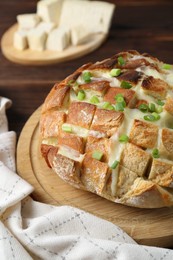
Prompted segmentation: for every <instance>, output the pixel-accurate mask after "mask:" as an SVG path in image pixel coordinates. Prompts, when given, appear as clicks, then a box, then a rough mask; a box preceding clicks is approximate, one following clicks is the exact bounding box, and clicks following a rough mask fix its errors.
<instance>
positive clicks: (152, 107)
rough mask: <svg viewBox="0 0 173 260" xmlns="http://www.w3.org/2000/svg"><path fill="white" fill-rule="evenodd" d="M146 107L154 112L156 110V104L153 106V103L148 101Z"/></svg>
mask: <svg viewBox="0 0 173 260" xmlns="http://www.w3.org/2000/svg"><path fill="white" fill-rule="evenodd" d="M148 108H149V110H150V112H155V111H156V106H155V104H154V103H150V104H149V105H148Z"/></svg>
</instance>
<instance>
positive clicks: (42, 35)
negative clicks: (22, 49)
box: [27, 28, 47, 51]
mask: <svg viewBox="0 0 173 260" xmlns="http://www.w3.org/2000/svg"><path fill="white" fill-rule="evenodd" d="M27 38H28V45H29V48H30V49H31V50H33V51H43V50H44V49H45V45H46V40H47V33H46V32H44V31H43V30H40V29H37V28H34V29H32V30H30V32H29V33H28V36H27Z"/></svg>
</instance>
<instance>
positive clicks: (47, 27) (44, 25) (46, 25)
mask: <svg viewBox="0 0 173 260" xmlns="http://www.w3.org/2000/svg"><path fill="white" fill-rule="evenodd" d="M36 28H37V29H38V30H41V31H43V32H46V33H47V34H49V33H50V32H51V31H52V30H53V29H54V28H55V24H54V23H51V22H41V23H39V24H38V25H37V27H36Z"/></svg>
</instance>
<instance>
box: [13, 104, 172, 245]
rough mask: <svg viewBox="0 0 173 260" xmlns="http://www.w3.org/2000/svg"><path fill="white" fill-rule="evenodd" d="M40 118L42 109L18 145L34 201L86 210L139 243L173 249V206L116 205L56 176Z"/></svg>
mask: <svg viewBox="0 0 173 260" xmlns="http://www.w3.org/2000/svg"><path fill="white" fill-rule="evenodd" d="M39 117H40V108H38V109H37V110H36V111H35V112H34V114H33V115H32V116H31V117H30V118H29V120H28V121H27V123H26V125H25V126H24V128H23V130H22V132H21V135H20V137H19V141H18V146H17V171H18V174H19V175H20V176H21V177H22V178H23V179H25V180H26V181H28V182H29V183H30V184H32V185H33V187H34V188H35V191H34V192H33V197H34V199H36V200H38V201H40V202H44V203H50V204H52V205H70V206H74V207H77V208H79V209H82V210H85V211H87V212H89V213H92V214H94V215H96V216H98V217H101V218H103V219H106V220H108V221H110V222H112V223H114V224H116V225H118V226H119V227H121V228H122V229H123V230H124V231H126V232H127V233H128V234H129V235H130V236H131V237H132V238H133V239H134V240H136V241H137V242H138V243H139V244H144V245H151V246H161V247H169V248H173V225H172V223H173V207H172V208H161V209H138V208H133V207H128V206H124V205H119V204H115V203H113V202H110V201H107V200H106V199H103V198H101V197H99V196H97V195H95V194H92V193H89V192H86V191H82V190H78V189H75V188H73V187H72V186H70V185H68V184H66V183H65V182H64V181H62V180H61V179H60V178H59V177H58V176H57V175H56V174H55V173H53V172H52V171H51V169H49V168H48V167H47V165H46V163H45V162H44V160H43V159H42V157H41V154H40V151H39V149H40V148H39V136H38V127H39V125H38V122H39Z"/></svg>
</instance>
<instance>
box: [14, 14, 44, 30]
mask: <svg viewBox="0 0 173 260" xmlns="http://www.w3.org/2000/svg"><path fill="white" fill-rule="evenodd" d="M17 22H18V25H19V28H20V29H32V28H34V27H36V25H37V24H38V23H39V22H40V17H39V16H38V15H37V14H19V15H17Z"/></svg>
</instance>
